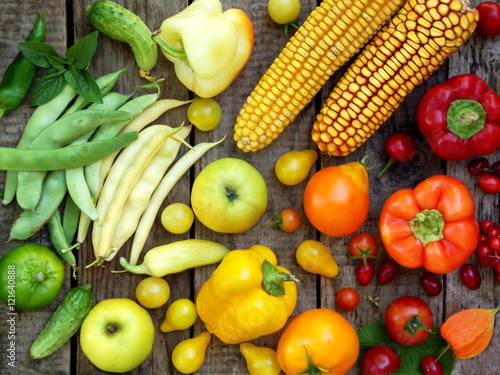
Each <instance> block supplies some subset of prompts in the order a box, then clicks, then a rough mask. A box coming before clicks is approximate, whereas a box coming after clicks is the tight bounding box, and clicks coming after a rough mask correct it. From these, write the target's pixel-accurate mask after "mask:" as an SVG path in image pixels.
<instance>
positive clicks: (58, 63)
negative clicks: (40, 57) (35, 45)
mask: <svg viewBox="0 0 500 375" xmlns="http://www.w3.org/2000/svg"><path fill="white" fill-rule="evenodd" d="M46 57H47V61H48V62H49V64H50V66H51V67H52V68H54V69H57V70H59V72H61V73H62V71H63V70H65V69H66V62H65V61H64V60H63V59H61V58H60V57H59V56H57V57H56V56H52V55H47V56H46Z"/></svg>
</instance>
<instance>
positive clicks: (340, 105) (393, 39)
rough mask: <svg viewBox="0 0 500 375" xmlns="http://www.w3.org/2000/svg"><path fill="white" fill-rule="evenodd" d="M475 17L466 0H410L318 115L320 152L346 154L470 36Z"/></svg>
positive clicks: (314, 134) (316, 132) (314, 135)
mask: <svg viewBox="0 0 500 375" xmlns="http://www.w3.org/2000/svg"><path fill="white" fill-rule="evenodd" d="M478 19H479V16H478V12H477V10H476V9H470V8H469V2H468V0H441V1H439V0H427V1H425V0H409V1H408V2H407V3H406V4H405V5H404V6H403V7H402V8H401V9H400V10H399V12H398V13H397V14H396V15H395V16H394V18H393V19H392V20H391V22H390V23H389V24H388V25H387V26H386V27H384V28H383V29H382V30H381V31H380V32H379V33H378V34H377V35H376V36H375V38H374V39H373V40H372V42H370V44H369V45H368V46H367V47H366V48H365V49H364V51H363V52H362V53H361V54H360V55H359V57H358V58H357V59H356V60H355V62H354V63H353V64H352V65H351V66H350V67H349V69H348V71H347V72H346V73H345V75H344V76H343V77H342V78H341V80H340V81H339V82H338V83H337V85H336V87H335V88H334V89H333V91H332V92H331V94H330V96H329V98H328V99H327V100H326V102H325V103H324V105H323V108H322V109H321V111H320V113H318V115H317V116H316V121H315V122H314V125H313V130H312V132H311V136H312V139H313V141H314V142H316V144H317V145H318V148H319V150H320V151H322V152H325V153H328V154H329V155H332V156H345V155H348V154H349V153H351V152H352V151H354V150H356V149H357V148H358V147H359V146H361V144H363V143H364V142H365V141H366V140H367V139H368V138H370V137H371V135H372V134H373V133H374V132H375V131H376V130H377V129H378V128H379V127H380V126H381V125H382V124H383V123H384V122H385V121H386V120H387V119H388V118H389V116H390V115H391V114H392V113H393V112H394V111H395V110H396V108H397V107H398V106H399V105H400V104H401V102H402V101H403V100H404V98H405V97H406V96H407V95H408V94H409V93H410V92H411V91H412V90H413V88H414V87H415V86H417V85H419V84H421V83H422V82H423V81H424V80H425V79H427V78H428V77H429V76H430V75H431V74H432V73H433V72H434V71H435V70H436V69H438V68H439V66H441V65H442V64H443V63H444V61H445V60H446V58H448V57H449V56H451V55H452V54H453V53H454V52H455V51H457V50H458V48H459V47H460V46H461V45H462V44H463V43H464V42H465V41H466V40H467V39H468V37H469V36H470V35H471V34H472V32H473V31H474V29H475V27H476V24H477V21H478Z"/></svg>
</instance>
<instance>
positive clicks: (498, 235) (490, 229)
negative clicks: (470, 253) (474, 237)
mask: <svg viewBox="0 0 500 375" xmlns="http://www.w3.org/2000/svg"><path fill="white" fill-rule="evenodd" d="M479 226H480V229H481V232H480V233H479V239H478V244H477V250H476V253H477V257H478V261H479V264H480V265H482V266H491V267H493V268H495V269H496V270H497V272H496V280H497V282H499V283H500V224H499V225H498V226H495V224H494V223H493V222H492V221H491V220H483V221H481V223H480V225H479Z"/></svg>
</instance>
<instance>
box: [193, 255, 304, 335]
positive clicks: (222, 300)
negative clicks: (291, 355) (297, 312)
mask: <svg viewBox="0 0 500 375" xmlns="http://www.w3.org/2000/svg"><path fill="white" fill-rule="evenodd" d="M276 263H277V260H276V256H275V254H274V253H273V252H272V250H271V249H269V248H268V247H265V246H261V245H254V246H252V247H250V249H247V250H233V251H230V252H229V253H228V254H227V255H226V256H225V258H224V260H223V261H222V262H221V263H220V264H219V266H218V267H217V269H216V270H215V271H214V272H213V273H212V275H211V276H210V278H209V279H208V280H207V281H206V282H205V283H204V284H203V285H202V287H201V289H200V291H199V293H198V296H197V298H196V309H197V311H198V316H199V317H200V318H201V320H202V321H203V322H204V323H205V326H206V328H207V331H208V332H210V333H212V334H214V335H215V336H217V337H218V338H219V339H220V340H221V341H222V342H224V343H226V344H239V343H241V342H244V341H249V340H252V339H255V338H257V337H260V336H263V335H268V334H271V333H273V332H276V331H279V330H280V329H281V328H283V327H284V325H285V324H286V321H287V319H288V318H289V317H290V315H292V313H293V310H294V309H295V305H296V303H297V288H296V285H295V282H296V281H298V280H297V278H295V277H294V276H293V275H291V274H290V273H289V272H288V270H286V269H285V268H283V267H280V266H276Z"/></svg>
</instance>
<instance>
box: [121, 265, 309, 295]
mask: <svg viewBox="0 0 500 375" xmlns="http://www.w3.org/2000/svg"><path fill="white" fill-rule="evenodd" d="M120 264H121V259H120ZM261 270H262V289H264V290H265V291H266V292H267V293H269V294H270V295H272V296H274V297H279V296H283V295H285V281H295V282H299V279H297V278H296V277H295V276H293V275H292V274H289V273H286V272H283V271H280V270H279V269H278V268H277V267H276V266H274V265H273V264H271V263H270V262H269V261H268V260H267V259H265V260H264V263H262V267H261Z"/></svg>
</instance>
